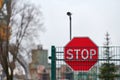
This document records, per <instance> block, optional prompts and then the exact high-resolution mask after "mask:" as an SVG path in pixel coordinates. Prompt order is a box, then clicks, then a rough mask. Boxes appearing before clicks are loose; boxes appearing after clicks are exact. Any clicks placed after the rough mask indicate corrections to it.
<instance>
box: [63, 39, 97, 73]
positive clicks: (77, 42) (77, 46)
mask: <svg viewBox="0 0 120 80" xmlns="http://www.w3.org/2000/svg"><path fill="white" fill-rule="evenodd" d="M64 59H65V62H66V64H68V65H69V66H70V68H72V69H73V70H74V71H85V72H87V71H89V70H90V69H91V68H92V67H93V66H94V65H95V64H96V63H97V60H98V47H97V45H96V44H95V43H94V42H93V41H92V40H91V39H90V38H88V37H75V38H73V39H72V40H71V41H70V42H69V43H68V44H67V45H66V46H65V47H64Z"/></svg>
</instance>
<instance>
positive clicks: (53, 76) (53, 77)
mask: <svg viewBox="0 0 120 80" xmlns="http://www.w3.org/2000/svg"><path fill="white" fill-rule="evenodd" d="M51 80H56V48H55V46H52V47H51Z"/></svg>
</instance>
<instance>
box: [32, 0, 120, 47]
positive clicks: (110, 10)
mask: <svg viewBox="0 0 120 80" xmlns="http://www.w3.org/2000/svg"><path fill="white" fill-rule="evenodd" d="M34 2H37V4H40V5H41V8H42V11H43V15H44V19H45V20H44V21H45V25H44V26H45V28H46V31H45V32H44V33H42V34H41V43H42V44H43V46H44V47H45V48H47V49H50V46H51V45H55V46H65V45H66V44H67V43H68V41H69V18H68V16H67V15H66V12H67V11H70V12H72V14H73V15H72V31H73V32H72V36H88V37H90V38H91V39H92V40H93V41H94V42H95V43H96V44H97V45H98V46H101V45H103V43H104V41H105V40H104V37H105V33H106V32H109V33H110V37H111V44H112V45H114V46H116V45H120V36H119V34H120V0H39V1H38V0H34Z"/></svg>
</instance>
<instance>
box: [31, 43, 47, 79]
mask: <svg viewBox="0 0 120 80" xmlns="http://www.w3.org/2000/svg"><path fill="white" fill-rule="evenodd" d="M29 69H30V74H31V79H32V80H38V79H39V80H43V79H42V78H45V76H44V75H46V77H49V70H48V69H49V64H48V50H46V49H43V47H42V45H39V46H38V47H37V49H33V50H32V62H31V63H30V65H29ZM46 80H49V78H47V79H46Z"/></svg>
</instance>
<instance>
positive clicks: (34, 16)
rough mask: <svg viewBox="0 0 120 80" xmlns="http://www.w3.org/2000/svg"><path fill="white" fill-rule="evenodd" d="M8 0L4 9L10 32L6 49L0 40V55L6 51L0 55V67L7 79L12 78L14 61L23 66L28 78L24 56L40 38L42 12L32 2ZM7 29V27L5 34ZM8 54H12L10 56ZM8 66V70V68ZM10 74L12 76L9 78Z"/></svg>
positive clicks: (27, 68) (10, 79) (11, 79)
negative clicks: (0, 66)
mask: <svg viewBox="0 0 120 80" xmlns="http://www.w3.org/2000/svg"><path fill="white" fill-rule="evenodd" d="M9 1H10V2H8V3H7V4H6V11H7V13H8V14H7V19H6V22H7V24H6V25H7V26H11V31H12V32H11V36H10V40H9V38H8V36H6V37H7V39H6V41H5V43H6V44H5V47H6V50H3V49H4V48H5V47H3V42H2V41H0V46H1V47H0V48H1V49H0V55H2V54H4V53H6V54H5V55H2V56H1V57H0V62H1V64H2V63H3V64H2V67H3V69H4V71H5V73H6V75H8V76H7V80H13V70H14V68H15V62H16V61H18V62H19V63H20V64H21V66H22V67H23V68H24V70H25V73H26V79H28V78H29V67H28V62H27V61H26V60H25V58H26V57H27V56H28V55H29V53H30V51H31V48H32V45H33V44H36V43H37V42H38V41H39V39H40V38H39V36H40V35H39V34H40V32H41V31H42V29H43V28H42V25H43V22H42V13H41V11H40V9H39V8H38V7H35V6H34V5H32V4H28V3H24V2H20V1H19V0H18V1H19V2H18V1H16V0H12V1H11V0H9ZM5 13H6V12H5ZM3 14H4V12H3ZM4 16H5V15H4ZM8 31H9V30H8V28H7V32H6V33H7V35H8ZM25 54H26V55H25ZM9 55H12V57H10V56H9ZM3 59H4V60H3ZM10 59H11V60H10ZM9 68H10V71H9V70H8V69H9ZM9 74H10V75H9ZM10 76H12V77H11V78H10ZM8 77H9V78H8Z"/></svg>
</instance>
